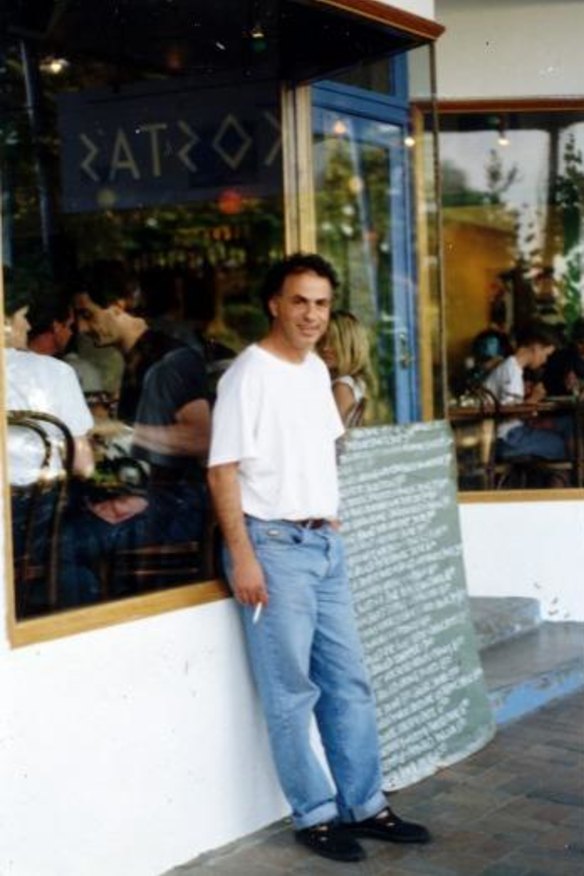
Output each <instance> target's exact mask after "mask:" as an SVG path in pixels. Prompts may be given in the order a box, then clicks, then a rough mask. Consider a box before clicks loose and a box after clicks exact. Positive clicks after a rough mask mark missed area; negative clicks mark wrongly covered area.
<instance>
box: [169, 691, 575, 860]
mask: <svg viewBox="0 0 584 876" xmlns="http://www.w3.org/2000/svg"><path fill="white" fill-rule="evenodd" d="M391 802H392V805H393V806H394V808H395V809H396V811H397V812H398V814H400V815H402V816H404V817H409V818H412V819H414V820H419V821H423V822H424V823H426V824H427V825H428V827H429V828H430V829H431V830H432V832H433V834H434V842H433V843H432V844H431V845H429V846H425V847H420V848H414V847H411V848H407V847H399V846H394V845H389V844H383V843H379V842H375V841H373V840H371V841H370V840H364V841H362V842H363V845H364V847H365V848H366V850H367V853H368V857H367V860H366V861H364V862H362V863H359V864H339V863H336V862H332V861H326V860H324V859H322V858H318V857H316V856H315V855H313V854H311V853H310V852H308V851H306V850H305V849H303V848H302V847H300V846H298V844H297V843H295V842H294V839H293V835H292V831H291V829H290V826H289V824H287V823H285V822H280V823H278V824H274V825H271V826H270V827H269V828H266V829H265V830H263V831H260V832H259V833H257V834H254V835H253V836H251V837H247V838H245V839H244V840H241V841H240V842H238V843H235V844H234V845H232V846H230V847H228V848H226V849H223V850H220V851H216V852H212V853H210V854H208V855H204V856H203V857H201V858H199V859H197V860H196V861H193V862H191V863H190V864H185V865H184V866H182V867H177V868H175V869H174V870H172V871H171V873H170V874H168V876H205V874H207V876H235V874H237V876H282V874H284V873H291V874H294V876H325V874H333V873H335V874H337V876H340V874H347V876H349V874H355V876H357V874H358V876H365V874H367V876H412V874H418V876H455V874H456V876H584V693H579V694H576V695H574V696H571V697H569V698H568V699H565V700H561V701H559V702H557V703H555V704H554V705H553V706H551V707H548V708H547V709H544V710H542V711H540V712H538V713H537V714H535V715H532V716H530V717H528V718H525V719H523V720H522V721H520V722H518V723H516V724H514V725H512V726H510V727H507V728H505V729H503V730H501V731H500V732H499V733H498V735H497V737H496V738H495V740H494V741H493V742H492V743H490V744H489V745H488V746H487V747H486V748H485V749H483V750H482V751H481V752H479V753H478V754H476V755H474V756H473V757H470V758H468V759H467V760H465V761H464V762H462V763H460V764H456V765H455V766H453V767H450V768H449V769H446V770H443V771H442V772H440V773H438V774H437V775H436V776H434V777H432V778H430V779H426V780H425V781H423V782H420V783H419V784H418V785H415V786H413V787H411V788H408V789H406V790H404V791H400V792H399V793H398V794H396V795H395V796H394V797H393V798H392V801H391Z"/></svg>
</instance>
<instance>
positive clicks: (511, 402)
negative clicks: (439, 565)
mask: <svg viewBox="0 0 584 876" xmlns="http://www.w3.org/2000/svg"><path fill="white" fill-rule="evenodd" d="M440 157H441V178H442V215H443V238H444V277H445V298H446V319H447V359H448V382H449V399H450V416H451V418H452V421H453V425H454V427H455V432H456V436H457V442H458V449H459V480H460V486H461V488H462V489H470V490H473V489H483V488H487V489H500V488H504V489H518V488H519V489H525V488H532V487H533V488H541V487H561V486H571V487H574V486H582V436H581V412H580V406H581V401H580V399H581V393H582V389H583V388H584V384H583V383H582V380H583V378H584V345H583V343H582V341H583V339H584V323H583V322H582V316H583V306H584V278H583V271H584V264H583V260H582V259H583V242H584V221H583V219H584V107H582V106H581V105H575V106H573V107H566V106H563V107H561V108H560V107H558V108H553V107H552V108H550V109H541V108H540V109H530V108H529V106H527V105H526V106H523V107H519V106H515V107H509V108H507V109H502V108H501V107H500V106H499V107H497V108H494V109H489V108H485V109H482V108H481V109H480V111H479V110H477V109H476V107H475V108H474V109H473V108H468V109H465V110H464V111H460V110H458V111H449V110H448V107H445V108H444V110H443V111H442V112H441V116H440ZM542 330H543V331H542ZM534 350H535V351H536V352H535V354H534V352H533V351H534ZM538 350H539V354H538ZM508 357H511V360H512V361H510V362H508V364H507V368H506V370H503V368H504V366H503V365H502V364H501V363H502V362H503V361H504V360H505V359H506V358H508ZM497 369H498V370H497ZM505 381H507V382H505ZM512 381H515V382H514V383H513V386H512V387H511V388H509V387H510V386H511V382H512ZM475 415H476V416H475ZM558 436H560V439H561V441H559V442H558V440H557V439H558ZM562 448H563V450H562Z"/></svg>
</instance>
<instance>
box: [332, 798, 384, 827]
mask: <svg viewBox="0 0 584 876" xmlns="http://www.w3.org/2000/svg"><path fill="white" fill-rule="evenodd" d="M386 806H387V800H386V798H385V795H384V794H383V793H382V792H381V791H376V793H375V794H373V796H372V797H370V798H369V800H367V801H366V802H365V803H362V804H361V805H360V806H353V807H352V809H347V810H346V811H342V812H341V821H348V822H353V821H364V820H365V819H366V818H373V816H374V815H377V814H378V813H379V812H381V810H382V809H385V807H386Z"/></svg>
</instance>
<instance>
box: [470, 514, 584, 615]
mask: <svg viewBox="0 0 584 876" xmlns="http://www.w3.org/2000/svg"><path fill="white" fill-rule="evenodd" d="M460 521H461V530H462V542H463V548H464V558H465V569H466V579H467V585H468V590H469V593H470V595H471V596H528V597H531V598H534V599H538V600H539V602H540V605H541V610H542V617H543V618H545V619H546V620H552V621H564V620H572V621H584V599H583V598H582V577H583V575H582V570H583V569H584V501H565V502H509V503H507V502H501V503H496V504H495V503H492V502H490V503H485V504H474V503H473V504H469V505H464V504H463V505H461V507H460Z"/></svg>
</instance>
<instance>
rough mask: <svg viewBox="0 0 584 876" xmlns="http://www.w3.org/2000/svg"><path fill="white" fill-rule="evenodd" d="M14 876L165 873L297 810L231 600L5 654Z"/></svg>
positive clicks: (2, 745)
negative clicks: (274, 754) (283, 786)
mask: <svg viewBox="0 0 584 876" xmlns="http://www.w3.org/2000/svg"><path fill="white" fill-rule="evenodd" d="M0 701H1V702H2V709H1V710H0V775H1V776H2V793H1V794H0V823H1V824H2V830H1V831H0V873H1V874H2V876H78V874H80V873H82V874H83V876H103V874H107V876H158V874H161V873H163V872H164V871H166V870H167V869H169V868H170V867H172V866H176V865H179V864H181V863H183V862H185V861H187V860H189V859H191V858H192V857H194V856H195V855H197V854H198V853H200V852H202V851H204V850H207V849H210V848H214V847H217V846H220V845H223V844H225V843H227V842H230V841H231V840H233V839H234V838H236V837H239V836H241V835H244V834H247V833H250V832H253V831H254V830H257V829H258V828H259V827H261V826H262V825H264V824H267V823H269V822H271V821H273V820H275V819H277V818H279V817H281V816H282V815H284V814H285V813H286V811H287V810H286V806H285V804H284V801H283V799H282V797H281V794H280V791H279V788H278V785H277V782H276V779H275V777H274V773H273V770H272V766H271V761H270V758H269V754H268V747H267V739H266V734H265V730H264V724H263V721H262V719H261V717H260V714H259V710H258V708H257V704H256V701H255V694H254V692H253V689H252V686H251V683H250V678H249V674H248V671H247V665H246V661H245V658H244V656H243V648H242V641H241V635H240V627H239V624H238V621H237V617H236V615H235V611H234V606H233V603H232V602H231V601H229V602H222V603H213V604H211V605H207V606H202V607H200V608H196V609H192V610H184V611H179V612H175V613H171V614H165V615H162V616H158V617H154V618H151V619H148V620H143V621H140V622H134V623H129V624H126V625H122V626H115V627H111V628H108V629H104V630H100V631H96V632H92V633H85V634H82V635H79V636H72V637H69V638H66V639H61V640H58V641H55V642H51V643H46V644H42V645H38V646H32V647H26V648H21V649H17V650H15V651H8V650H7V649H6V643H5V642H4V651H3V653H2V654H0Z"/></svg>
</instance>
